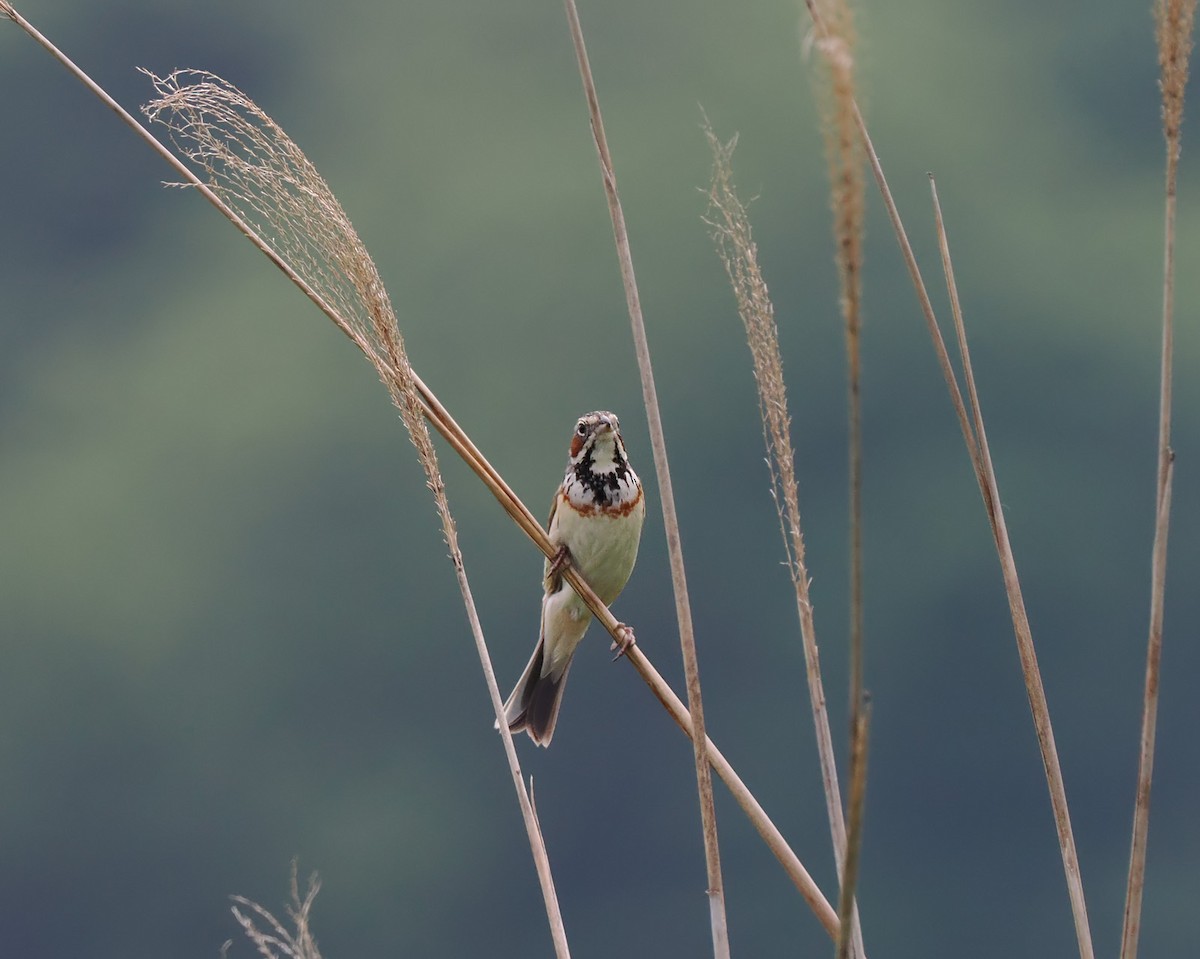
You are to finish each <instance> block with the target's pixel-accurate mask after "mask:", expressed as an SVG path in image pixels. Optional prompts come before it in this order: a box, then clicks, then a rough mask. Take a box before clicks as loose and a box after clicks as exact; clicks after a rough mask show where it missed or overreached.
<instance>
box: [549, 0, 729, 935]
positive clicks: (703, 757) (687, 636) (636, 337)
mask: <svg viewBox="0 0 1200 959" xmlns="http://www.w3.org/2000/svg"><path fill="white" fill-rule="evenodd" d="M564 6H565V8H566V14H567V23H568V25H569V27H570V30H571V41H572V44H573V45H574V47H575V59H576V61H577V62H578V64H579V75H580V79H581V80H582V81H583V92H584V97H585V99H586V100H587V106H588V117H589V119H590V120H591V125H592V137H593V140H594V142H595V145H596V153H597V156H598V159H599V160H600V173H601V178H602V179H603V182H604V195H605V197H606V199H607V200H608V212H609V216H610V218H611V219H612V226H613V238H614V240H615V241H616V246H617V260H618V262H619V264H620V268H621V282H622V285H623V286H624V288H625V303H626V306H627V307H628V310H629V323H630V328H631V331H632V333H633V345H634V350H635V352H636V354H637V361H638V372H639V374H640V375H641V381H642V399H643V401H644V404H645V407H646V422H647V425H648V426H649V428H650V444H651V447H652V449H653V451H654V471H655V474H656V476H657V479H658V495H659V501H660V503H661V505H662V512H663V526H664V528H665V531H666V534H667V553H668V556H669V559H670V565H671V586H672V588H673V591H674V594H675V617H676V620H677V621H678V623H679V648H680V652H681V654H682V656H683V672H684V678H685V680H686V683H687V694H688V708H689V709H690V711H691V714H692V727H693V734H692V747H693V752H692V757H693V760H694V762H695V767H696V792H697V795H698V797H699V801H700V826H701V833H702V836H703V840H704V863H705V870H706V873H707V878H708V889H707V892H708V906H709V920H710V925H711V931H712V944H713V956H714V959H728V956H729V928H728V922H727V919H726V912H725V884H724V880H723V879H722V878H721V851H720V846H719V844H718V842H717V813H716V807H715V805H714V803H713V791H712V772H711V770H710V768H709V766H710V763H711V762H712V759H711V757H710V755H709V741H708V736H707V734H706V732H705V724H704V699H703V696H702V693H701V687H700V664H699V658H698V657H697V655H696V639H695V632H694V630H693V627H692V606H691V601H690V600H689V599H688V589H687V576H686V574H685V572H684V566H683V545H682V540H681V538H680V535H679V517H678V515H677V514H676V511H675V492H674V486H673V485H672V483H671V468H670V461H669V460H668V459H667V441H666V436H665V434H664V432H663V426H662V413H661V412H660V410H659V406H658V389H657V387H656V386H655V383H654V369H653V366H652V365H651V362H650V345H649V342H648V341H647V338H646V324H645V321H644V320H643V318H642V304H641V297H640V296H639V294H638V288H637V280H636V279H635V277H634V272H633V254H632V252H631V250H630V247H629V233H628V231H627V230H626V229H625V214H624V211H623V210H622V209H621V199H620V197H619V196H618V194H617V174H616V170H615V169H614V167H613V161H612V155H611V154H610V153H609V150H608V139H607V137H606V136H605V133H604V118H603V117H602V116H601V114H600V99H599V97H598V95H597V93H596V84H595V80H594V79H593V77H592V68H591V64H590V63H589V62H588V55H587V46H586V44H585V43H584V40H583V27H582V26H581V25H580V23H579V11H578V10H577V9H576V7H575V0H564Z"/></svg>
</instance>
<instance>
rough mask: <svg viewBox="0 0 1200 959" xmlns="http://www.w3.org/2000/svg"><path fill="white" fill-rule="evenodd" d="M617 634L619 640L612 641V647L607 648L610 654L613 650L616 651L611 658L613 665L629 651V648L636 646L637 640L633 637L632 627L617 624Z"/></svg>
mask: <svg viewBox="0 0 1200 959" xmlns="http://www.w3.org/2000/svg"><path fill="white" fill-rule="evenodd" d="M617 634H618V635H619V636H620V639H614V640H613V643H612V645H611V646H609V647H608V651H609V652H610V653H611V652H612V651H613V650H614V649H615V650H616V651H617V655H616V656H614V657H613V658H612V661H613V662H614V663H615V662H616V661H617V660H618V659H620V658H621V657H622V656H624V655H625V654H626V653H627V652H628V651H629V647H630V646H636V645H637V638H636V637H635V636H634V635H633V627H632V626H626V625H625V624H624V623H617Z"/></svg>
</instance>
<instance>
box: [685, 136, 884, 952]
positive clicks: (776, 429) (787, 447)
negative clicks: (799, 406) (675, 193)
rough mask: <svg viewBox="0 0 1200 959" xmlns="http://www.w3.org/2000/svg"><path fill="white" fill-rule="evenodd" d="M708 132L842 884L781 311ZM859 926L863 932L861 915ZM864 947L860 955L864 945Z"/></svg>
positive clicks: (711, 197)
mask: <svg viewBox="0 0 1200 959" xmlns="http://www.w3.org/2000/svg"><path fill="white" fill-rule="evenodd" d="M703 129H704V135H705V138H706V139H707V140H708V145H709V148H710V150H711V151H712V156H713V171H712V180H711V183H710V186H709V193H708V204H709V208H708V214H707V215H706V217H705V222H706V223H707V224H708V226H709V228H710V230H711V233H712V238H713V241H714V242H715V243H716V246H717V252H718V254H719V255H720V257H721V261H722V262H723V263H724V264H725V272H726V273H727V274H728V276H729V281H730V283H731V284H732V286H733V294H734V299H735V300H736V302H737V307H738V314H739V315H740V316H741V318H742V323H743V325H744V326H745V328H746V340H747V342H748V343H749V346H750V355H751V358H752V359H753V363H754V380H755V383H756V384H757V386H758V409H759V415H760V418H761V420H762V430H763V440H764V442H765V443H766V447H767V468H768V470H769V471H770V478H771V497H772V499H773V500H774V502H775V509H776V511H777V513H778V515H779V530H780V533H781V534H782V535H783V549H784V554H785V556H786V557H787V567H788V572H789V574H790V575H791V578H792V584H793V587H794V589H795V593H796V610H797V612H798V614H799V617H800V635H801V639H802V642H803V646H804V662H805V672H806V675H807V678H808V691H809V702H810V703H811V705H812V712H813V726H814V728H815V730H816V736H817V753H818V757H819V760H820V764H821V782H822V785H823V787H824V792H825V804H826V811H827V813H828V816H829V825H830V832H831V835H832V837H833V849H834V858H835V859H836V860H837V866H838V876H839V878H841V877H842V866H843V862H844V857H845V853H846V826H845V819H844V816H843V812H842V797H841V790H840V787H839V785H838V774H837V762H836V760H835V758H834V752H833V736H832V734H831V732H830V728H829V712H828V710H827V708H826V705H825V687H824V683H823V682H822V679H821V658H820V653H819V652H818V646H817V632H816V625H815V623H814V620H813V608H812V601H811V599H810V596H809V581H810V578H809V575H808V567H807V565H806V562H805V555H804V533H803V526H802V524H801V522H800V497H799V484H798V483H797V481H796V467H795V453H794V451H793V449H792V440H791V417H790V415H789V413H788V407H787V388H786V386H785V384H784V378H783V358H782V356H781V355H780V352H779V331H778V328H777V326H776V323H775V307H774V305H773V304H772V302H771V295H770V293H769V291H768V290H767V284H766V280H764V279H763V275H762V269H761V268H760V266H759V263H758V246H757V244H756V243H755V242H754V235H753V232H752V230H751V227H750V217H749V215H748V214H747V212H746V208H745V206H744V205H743V203H742V201H741V199H740V198H739V197H738V194H737V190H736V189H735V187H734V183H733V152H734V149H735V148H736V146H737V137H733V138H732V139H731V140H729V142H728V143H722V142H721V140H720V139H719V138H718V137H717V135H716V133H715V132H713V128H712V125H711V124H710V123H709V122H708V118H707V117H705V118H704V126H703ZM852 925H853V927H854V928H855V929H857V916H855V921H854V923H852ZM855 938H858V936H856V937H855ZM858 948H859V949H860V950H861V942H860V943H859V944H858ZM860 954H861V952H860Z"/></svg>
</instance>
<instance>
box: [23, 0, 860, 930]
mask: <svg viewBox="0 0 1200 959" xmlns="http://www.w3.org/2000/svg"><path fill="white" fill-rule="evenodd" d="M0 13H4V14H5V15H6V16H9V17H10V19H12V20H14V21H16V22H17V23H18V24H19V25H20V26H21V27H22V29H24V30H25V32H26V33H28V34H29V36H30V37H32V38H33V39H34V40H35V41H37V42H38V43H39V44H40V45H41V46H43V47H44V48H45V49H46V50H47V51H48V52H49V53H50V54H51V55H52V56H53V57H54V58H55V59H56V60H58V61H59V63H60V64H61V65H62V66H64V67H65V68H66V69H67V70H68V71H69V72H71V73H72V74H73V75H74V76H75V77H76V78H77V79H78V80H79V81H80V82H81V83H83V85H84V86H86V87H87V88H88V89H89V90H91V91H92V93H94V94H95V95H96V96H97V97H98V98H99V99H100V100H101V101H102V102H103V103H104V104H105V105H106V106H107V107H109V108H110V109H111V110H112V111H113V112H114V113H116V114H117V116H118V117H119V118H120V119H121V120H122V122H124V123H125V124H126V125H128V126H129V127H130V128H131V129H132V130H133V131H134V132H135V133H136V134H137V135H138V136H139V137H140V138H141V139H142V140H143V142H145V143H146V144H147V145H148V146H150V147H151V149H153V150H154V151H155V152H157V153H158V154H159V156H161V157H162V158H163V159H164V160H165V161H166V162H167V163H168V164H169V165H170V166H171V167H172V169H174V170H175V171H176V172H177V173H178V174H179V175H180V176H181V177H182V178H183V179H184V180H186V181H187V182H188V183H189V184H190V185H191V186H192V187H194V188H195V189H196V190H197V191H198V192H199V193H200V194H201V195H202V196H203V197H204V198H205V199H206V200H208V202H209V203H211V204H212V205H213V206H214V207H216V209H217V210H218V211H219V212H220V213H221V215H222V216H224V217H225V218H226V219H228V220H229V221H230V223H232V224H233V225H234V226H235V227H236V228H237V229H238V231H239V232H240V233H242V235H243V236H245V237H246V238H247V239H248V240H249V241H250V242H251V243H252V244H254V246H255V247H257V248H258V249H259V251H260V252H262V253H263V255H265V256H266V257H267V258H268V259H269V260H270V261H271V262H272V263H273V264H275V266H277V267H278V268H279V269H280V270H281V271H282V272H283V273H284V274H285V275H286V276H287V277H288V279H289V280H291V282H292V283H293V284H295V285H296V286H297V287H298V288H299V289H300V290H301V292H303V293H304V295H305V296H307V297H308V298H309V299H310V300H311V301H312V302H313V303H314V304H315V305H316V306H317V308H318V309H320V310H321V311H322V312H323V313H324V314H325V315H326V316H327V317H329V319H330V320H331V321H332V322H333V323H334V325H336V326H337V327H338V329H339V330H341V331H342V333H343V334H345V335H346V336H347V337H348V338H349V339H350V340H351V341H352V342H354V343H355V345H356V346H358V347H359V349H360V350H362V352H363V353H364V354H367V355H368V356H369V355H370V351H371V349H372V347H371V344H370V343H369V341H368V340H366V339H364V338H363V337H362V336H361V335H360V334H359V332H358V331H357V330H356V329H355V328H354V327H353V326H352V325H351V324H350V323H349V322H348V321H347V320H345V319H344V318H343V317H341V316H340V315H339V314H338V313H337V312H336V311H335V310H334V309H333V307H332V306H330V305H329V304H328V303H326V302H325V300H324V299H323V298H322V296H321V294H320V293H319V292H318V291H317V290H315V289H314V288H313V287H312V286H310V285H309V283H308V282H307V281H306V280H305V279H304V278H303V277H302V276H300V275H299V274H298V273H297V272H296V271H295V270H294V269H293V268H292V267H291V265H290V264H288V263H287V261H285V260H284V259H283V258H282V257H281V256H280V255H279V254H278V253H276V252H275V251H274V250H273V249H272V248H271V246H270V245H269V244H268V243H267V242H266V241H265V240H264V239H263V238H262V237H260V236H258V235H257V234H256V233H255V232H254V231H253V230H252V229H251V227H250V226H249V225H247V224H246V223H245V222H244V221H243V220H242V219H241V218H240V217H239V216H238V214H237V213H236V212H234V211H233V210H232V209H231V208H230V207H229V206H228V205H227V204H226V203H225V202H224V201H223V200H222V199H221V198H220V197H219V196H218V195H217V194H216V193H215V192H214V191H213V190H212V189H211V188H210V187H209V186H208V185H207V184H206V183H204V181H202V180H201V179H200V178H199V177H198V176H197V175H196V174H195V173H193V172H192V171H191V169H189V168H188V167H187V166H186V165H185V164H184V163H183V162H182V161H181V160H179V158H178V157H176V156H175V155H174V154H173V153H171V151H170V150H168V149H167V148H166V147H164V146H163V145H162V144H161V143H159V142H158V140H156V139H155V138H154V137H153V136H152V135H151V134H150V133H149V131H148V130H146V128H145V127H143V126H141V124H139V123H138V122H137V120H135V119H134V118H133V117H132V116H131V115H130V114H129V113H128V112H127V111H126V110H125V109H124V108H122V107H121V106H120V105H119V104H118V103H117V102H116V101H115V100H113V99H112V97H110V96H109V95H108V93H107V92H105V91H104V89H103V88H102V87H100V86H99V85H98V84H96V83H95V81H93V80H92V79H91V78H90V77H89V76H88V75H87V74H86V73H84V72H83V71H82V70H81V69H80V68H79V67H78V66H77V65H76V64H75V63H73V62H72V61H71V60H70V58H69V57H67V56H66V55H65V54H64V53H63V52H62V51H61V50H59V49H58V48H57V47H55V46H54V45H53V44H52V43H51V42H50V41H49V40H48V39H47V38H46V37H44V36H43V35H42V34H41V33H39V32H38V31H37V30H36V29H35V28H34V27H33V26H32V25H31V24H30V23H29V22H28V21H27V20H25V19H24V18H23V17H21V16H20V15H19V14H17V13H16V11H15V10H14V9H13V8H12V5H11V4H9V3H6V2H4V0H0ZM408 374H409V376H410V377H411V380H412V383H413V386H414V388H415V389H416V392H417V394H418V397H419V400H420V403H421V408H422V411H423V413H424V416H425V417H426V419H427V420H428V421H429V422H430V423H431V424H432V425H433V426H434V428H435V429H436V430H437V431H438V432H439V433H440V434H441V436H442V437H443V438H444V439H445V440H446V441H447V442H448V443H449V444H450V446H451V447H452V448H453V449H454V451H455V452H456V453H458V454H459V456H461V457H462V459H463V460H464V462H465V463H466V464H467V465H468V466H469V467H470V468H471V470H472V471H473V472H475V474H476V475H477V476H478V477H479V479H480V481H481V482H482V483H483V484H484V485H485V486H486V487H487V489H488V490H489V491H490V492H491V493H492V495H493V496H494V497H495V498H496V500H497V502H499V503H500V505H501V507H502V508H503V509H504V510H505V512H506V513H508V515H509V516H510V517H511V518H512V519H513V521H514V522H515V523H516V524H517V526H518V527H519V528H520V529H521V530H522V532H524V533H525V534H526V535H527V536H528V537H529V538H530V540H531V541H532V542H533V543H534V545H536V546H537V547H538V549H540V550H541V551H542V553H543V554H544V555H546V556H547V557H553V556H554V555H555V552H556V550H555V548H554V547H553V546H552V545H551V544H550V540H549V539H548V538H547V536H546V531H545V530H544V529H543V528H542V526H541V524H540V523H539V522H538V520H537V519H536V518H535V517H534V515H533V513H531V512H530V511H529V509H528V507H527V506H525V504H524V503H523V502H521V500H520V499H519V498H518V497H517V496H516V494H515V493H513V491H512V489H511V488H510V487H509V486H508V484H507V483H506V482H505V481H504V479H503V477H501V476H500V474H499V473H498V472H497V471H496V470H495V468H494V467H493V466H492V465H491V464H490V463H489V462H488V461H487V459H486V458H485V457H484V456H483V455H482V453H480V451H479V449H478V448H477V447H476V446H475V444H474V442H472V440H471V439H470V437H469V436H467V434H466V433H465V432H464V431H463V430H462V428H461V427H460V426H459V425H458V423H457V422H456V421H455V420H454V418H453V417H452V416H451V415H450V413H449V411H447V409H446V408H445V406H443V405H442V403H441V402H440V401H439V400H438V398H437V396H435V395H434V393H433V392H432V390H430V388H429V387H428V386H427V385H426V384H425V383H424V382H423V381H422V380H421V378H420V376H418V375H417V373H416V372H415V370H412V369H410V370H409V371H408ZM563 575H564V577H565V578H566V580H567V582H568V583H570V584H571V587H572V588H573V589H574V590H575V591H576V592H577V593H578V594H579V596H580V598H581V599H582V600H583V601H584V603H586V604H587V606H588V608H589V609H590V610H591V611H592V613H593V614H594V615H595V616H596V618H597V619H598V620H599V621H600V624H601V625H602V626H603V628H604V629H605V630H607V631H608V633H609V634H610V635H611V636H612V637H613V638H614V639H620V638H621V632H620V624H619V623H618V622H617V620H616V619H615V618H614V617H613V615H612V613H611V612H610V611H609V609H608V607H607V606H605V605H604V604H603V603H602V602H601V601H600V599H599V597H597V596H596V594H595V592H594V591H593V590H592V589H591V587H590V586H588V584H587V583H586V582H584V580H583V579H582V578H581V577H580V576H579V574H578V573H577V572H576V571H575V569H574V568H572V567H567V568H566V569H565V570H564V571H563ZM626 658H627V659H629V661H630V662H631V663H632V664H633V666H634V668H635V669H636V670H637V672H638V674H639V675H640V676H641V677H642V679H643V680H644V681H645V682H646V684H647V685H648V686H649V687H650V689H651V692H653V693H654V695H655V697H656V698H657V699H658V700H659V702H661V703H662V704H663V706H664V708H665V709H666V710H667V712H668V714H669V715H670V716H671V718H672V719H673V720H674V721H675V722H676V723H677V724H678V725H679V727H680V728H681V729H682V730H683V731H684V733H685V734H687V735H688V736H689V737H691V736H694V731H693V729H692V724H691V716H690V714H689V713H688V710H687V708H686V707H685V706H684V705H683V702H682V701H681V700H680V699H679V697H678V696H676V695H675V693H674V691H673V690H672V689H671V688H670V686H668V685H667V683H666V681H665V680H664V679H663V678H662V676H661V675H660V674H659V673H658V671H657V670H656V669H655V668H654V666H653V665H652V664H651V663H650V661H649V660H648V659H647V658H646V656H645V655H644V654H643V653H642V652H641V650H640V649H638V648H637V647H633V648H632V649H631V650H630V651H629V653H628V654H627V657H626ZM502 725H503V724H502ZM707 751H708V756H709V762H710V763H711V765H712V767H713V769H715V770H716V771H717V774H718V775H719V776H720V777H721V779H722V780H723V781H724V782H725V784H726V785H727V786H728V787H729V790H730V793H731V794H732V795H733V797H734V800H735V801H736V802H737V803H738V805H739V806H740V807H741V809H742V811H743V812H744V813H745V814H746V817H747V818H748V819H749V820H750V822H751V824H752V825H753V826H754V828H755V829H756V831H757V832H758V833H759V835H760V836H761V837H762V839H763V841H764V843H765V844H766V845H767V848H768V849H770V850H771V853H772V854H773V855H774V856H775V858H776V859H777V860H778V861H779V863H780V865H781V866H782V867H783V869H784V871H785V872H786V873H787V875H788V877H789V878H790V879H791V880H792V883H793V884H794V885H795V886H796V888H797V890H798V891H799V892H800V894H801V896H802V897H803V898H804V899H805V901H806V902H807V903H808V904H809V906H810V907H811V909H812V910H813V913H814V914H815V915H816V917H817V919H818V920H819V921H820V923H821V925H822V926H823V927H824V928H825V930H826V931H827V932H828V933H829V934H830V935H831V936H836V935H837V929H838V920H837V913H836V912H835V911H834V909H833V907H832V906H831V905H830V904H829V901H828V900H827V899H826V898H825V896H824V895H823V894H822V893H821V890H820V889H819V888H818V887H817V885H816V883H815V882H814V881H813V879H812V877H811V876H810V875H809V873H808V871H807V870H806V869H805V867H804V865H803V863H802V862H801V861H800V859H799V857H798V856H797V855H796V853H795V852H794V851H793V850H792V848H791V846H790V845H788V843H787V841H786V840H785V839H784V838H783V834H782V833H780V831H779V829H778V827H776V826H775V824H774V822H772V821H771V818H770V817H769V816H768V815H767V814H766V812H765V810H764V809H763V808H762V806H761V805H760V804H759V802H758V800H757V799H756V798H755V797H754V794H753V793H752V792H751V791H750V789H749V788H748V787H747V786H746V784H745V783H744V782H743V781H742V779H741V777H739V776H738V774H737V772H736V771H735V770H734V768H733V766H732V765H730V763H729V761H728V760H727V759H725V757H724V755H723V754H722V753H721V752H720V751H719V750H718V749H717V748H716V746H715V745H714V744H713V743H712V741H711V740H708V741H707ZM523 811H524V810H523ZM535 819H536V816H535Z"/></svg>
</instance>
